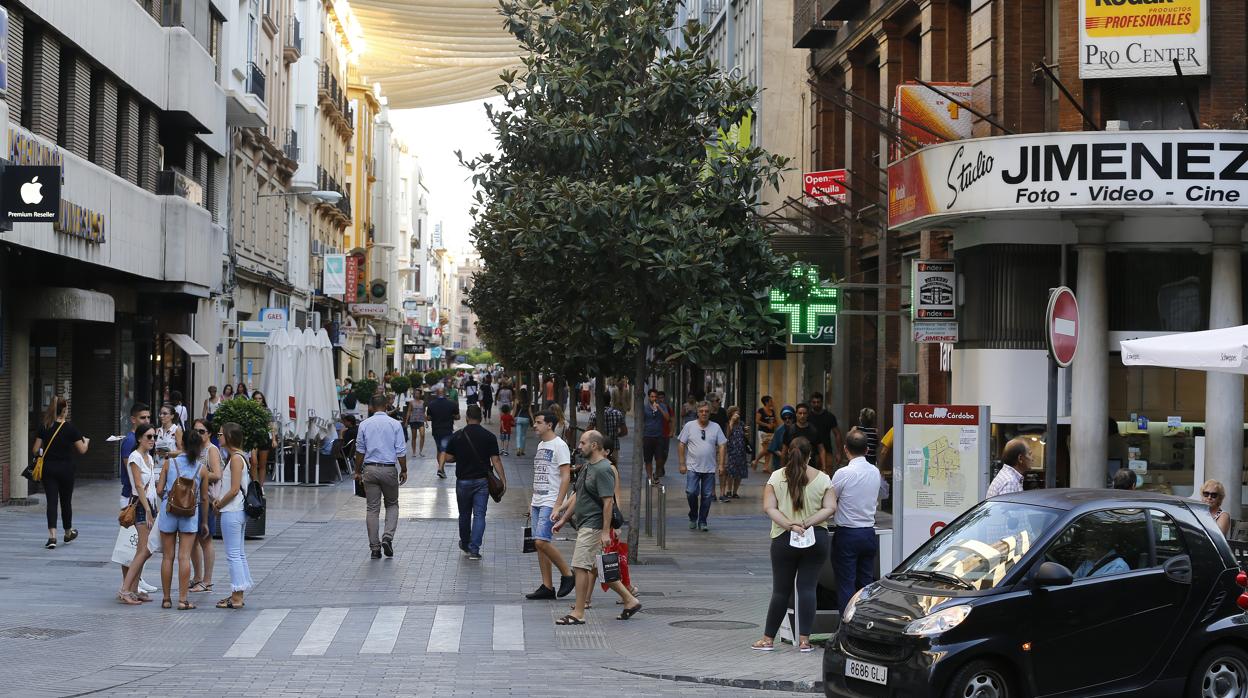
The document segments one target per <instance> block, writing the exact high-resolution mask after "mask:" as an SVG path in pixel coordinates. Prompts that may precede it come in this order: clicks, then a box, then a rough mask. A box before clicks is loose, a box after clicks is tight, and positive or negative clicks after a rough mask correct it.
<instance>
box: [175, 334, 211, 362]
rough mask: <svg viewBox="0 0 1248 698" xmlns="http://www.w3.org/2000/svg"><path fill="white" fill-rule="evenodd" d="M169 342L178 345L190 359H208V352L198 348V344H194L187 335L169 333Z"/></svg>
mask: <svg viewBox="0 0 1248 698" xmlns="http://www.w3.org/2000/svg"><path fill="white" fill-rule="evenodd" d="M169 340H170V341H171V342H173V343H174V344H176V345H178V348H179V349H181V350H182V351H184V352H186V355H187V356H189V357H191V358H192V359H204V358H207V357H208V350H207V349H205V348H203V347H201V346H199V342H196V341H195V340H193V339H191V338H190V337H188V336H187V335H184V334H173V333H170V334H169Z"/></svg>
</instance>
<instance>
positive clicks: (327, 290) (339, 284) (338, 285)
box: [321, 254, 347, 296]
mask: <svg viewBox="0 0 1248 698" xmlns="http://www.w3.org/2000/svg"><path fill="white" fill-rule="evenodd" d="M324 274H325V278H323V279H322V280H321V286H322V289H321V292H322V293H324V294H325V295H327V296H341V295H342V294H344V293H346V292H347V256H346V255H344V254H327V255H325V271H324Z"/></svg>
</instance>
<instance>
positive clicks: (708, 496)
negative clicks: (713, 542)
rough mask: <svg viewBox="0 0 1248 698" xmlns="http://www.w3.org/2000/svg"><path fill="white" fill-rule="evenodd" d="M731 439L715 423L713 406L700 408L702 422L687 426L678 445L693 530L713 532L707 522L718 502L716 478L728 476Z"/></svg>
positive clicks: (695, 421) (677, 452) (701, 405)
mask: <svg viewBox="0 0 1248 698" xmlns="http://www.w3.org/2000/svg"><path fill="white" fill-rule="evenodd" d="M727 443H728V437H726V436H724V430H723V429H720V428H719V425H718V424H716V423H715V422H712V421H711V406H710V405H709V404H707V403H705V402H702V403H699V404H698V418H697V419H695V420H693V421H691V422H686V423H685V426H684V428H683V429H681V430H680V436H679V437H678V439H677V444H676V457H677V460H678V462H679V463H680V474H681V475H684V476H685V496H687V497H688V498H689V530H690V531H693V530H699V531H709V530H710V527H709V526H707V524H706V518H707V516H708V515H709V514H710V513H711V502H713V501H715V475H716V474H717V473H718V474H719V475H721V476H722V475H723V474H724V459H725V456H726V455H727Z"/></svg>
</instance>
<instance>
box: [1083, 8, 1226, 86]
mask: <svg viewBox="0 0 1248 698" xmlns="http://www.w3.org/2000/svg"><path fill="white" fill-rule="evenodd" d="M1223 1H1225V0H1223ZM1077 2H1078V3H1079V77H1081V78H1083V79H1084V80H1089V79H1093V78H1130V77H1144V76H1150V75H1174V61H1175V60H1178V62H1179V67H1180V68H1182V69H1183V74H1184V75H1208V74H1209V28H1208V27H1209V25H1208V15H1209V6H1208V0H1077Z"/></svg>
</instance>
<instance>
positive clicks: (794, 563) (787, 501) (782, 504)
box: [750, 437, 836, 652]
mask: <svg viewBox="0 0 1248 698" xmlns="http://www.w3.org/2000/svg"><path fill="white" fill-rule="evenodd" d="M811 452H812V446H811V443H810V442H809V441H808V440H806V439H804V438H801V437H799V438H796V439H793V441H792V442H790V443H789V449H788V453H786V454H785V463H784V467H783V468H781V469H779V470H776V471H775V472H774V473H772V474H771V477H770V478H768V480H767V487H766V488H765V490H764V493H763V511H764V512H765V513H766V514H767V517H768V518H770V519H771V603H770V604H769V605H768V607H767V622H766V625H765V626H764V627H763V637H762V639H761V640H759V641H757V642H755V643H754V644H753V645H751V646H750V647H751V648H752V649H756V650H759V651H762V652H770V651H772V650H774V649H775V638H776V632H777V631H778V630H779V629H780V623H781V621H783V620H784V616H785V614H786V613H787V612H788V608H789V597H790V596H793V597H795V598H794V601H795V603H796V608H795V610H796V614H795V615H796V616H797V618H796V620H797V623H796V625H797V627H796V628H794V629H793V630H794V634H795V635H796V636H798V637H797V639H798V642H797V649H798V651H799V652H811V651H813V649H814V648H813V647H812V646H811V644H810V628H811V626H812V625H814V622H815V606H816V604H815V587H816V586H817V585H818V584H819V571H820V570H821V569H822V568H823V565H824V564H825V563H826V562H827V561H828V557H829V551H830V550H831V541H830V539H829V537H828V519H830V518H832V515H833V514H835V513H836V491H835V490H833V489H832V479H831V478H830V477H828V474H827V473H825V472H823V471H822V470H819V469H817V468H813V467H811V465H810V455H811Z"/></svg>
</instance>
